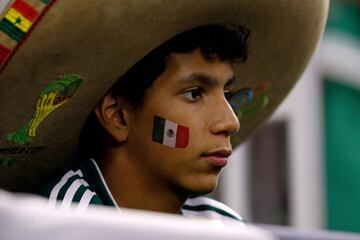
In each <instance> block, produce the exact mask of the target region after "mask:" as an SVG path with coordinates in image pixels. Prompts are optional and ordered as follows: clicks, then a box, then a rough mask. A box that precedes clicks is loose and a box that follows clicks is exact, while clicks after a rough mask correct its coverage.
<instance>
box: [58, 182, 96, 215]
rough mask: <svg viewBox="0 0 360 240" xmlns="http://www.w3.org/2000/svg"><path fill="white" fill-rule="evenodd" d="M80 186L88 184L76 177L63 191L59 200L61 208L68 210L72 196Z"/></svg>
mask: <svg viewBox="0 0 360 240" xmlns="http://www.w3.org/2000/svg"><path fill="white" fill-rule="evenodd" d="M81 186H85V187H87V186H89V184H88V183H87V182H86V181H85V180H83V179H76V180H75V181H74V182H73V183H72V184H71V185H70V187H69V188H68V190H67V191H66V193H65V196H64V199H63V201H62V202H61V207H60V209H61V210H69V209H70V206H71V203H72V201H73V198H74V196H75V193H76V191H77V190H78V189H79V188H80V187H81Z"/></svg>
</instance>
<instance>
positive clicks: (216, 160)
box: [201, 149, 231, 167]
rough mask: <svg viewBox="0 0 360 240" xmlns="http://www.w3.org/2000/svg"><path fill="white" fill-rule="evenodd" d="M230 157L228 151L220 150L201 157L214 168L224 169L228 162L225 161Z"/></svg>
mask: <svg viewBox="0 0 360 240" xmlns="http://www.w3.org/2000/svg"><path fill="white" fill-rule="evenodd" d="M230 155H231V150H230V149H220V150H215V151H210V152H207V153H204V154H202V155H201V156H202V157H203V158H204V159H205V160H206V161H208V162H209V163H210V164H211V165H214V166H216V167H225V165H226V164H227V161H228V160H227V159H228V157H229V156H230Z"/></svg>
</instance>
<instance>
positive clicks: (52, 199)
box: [47, 169, 83, 209]
mask: <svg viewBox="0 0 360 240" xmlns="http://www.w3.org/2000/svg"><path fill="white" fill-rule="evenodd" d="M74 175H79V176H80V177H82V176H83V174H82V172H81V170H80V169H79V170H77V171H76V172H74V171H72V170H70V171H68V172H67V173H66V174H65V175H64V176H63V177H62V178H61V180H60V181H59V182H58V183H57V184H56V185H55V187H54V188H53V189H52V190H51V193H50V197H49V202H48V206H47V207H48V208H50V209H53V208H55V206H56V199H57V197H58V195H59V192H60V189H61V188H62V187H63V186H64V185H65V183H66V182H67V180H69V178H71V177H72V176H74Z"/></svg>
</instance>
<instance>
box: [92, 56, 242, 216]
mask: <svg viewBox="0 0 360 240" xmlns="http://www.w3.org/2000/svg"><path fill="white" fill-rule="evenodd" d="M233 84H234V72H233V69H232V64H231V63H229V62H222V61H219V60H218V59H213V60H211V61H209V60H206V59H204V57H203V56H202V55H201V53H200V51H199V50H195V51H193V52H191V53H187V54H172V55H171V56H170V58H169V61H168V62H167V66H166V69H165V72H164V73H163V74H162V75H160V76H159V77H158V78H157V79H156V80H155V82H154V83H153V85H152V86H151V87H150V88H149V89H148V90H147V91H146V93H145V98H144V102H143V104H142V106H141V107H139V108H136V109H134V108H133V107H132V106H131V104H129V103H127V102H126V101H125V100H124V99H122V98H117V99H113V98H112V97H111V95H110V94H109V95H106V96H105V97H104V98H103V99H102V101H101V102H100V103H99V105H98V106H97V107H96V108H95V113H96V114H97V116H98V119H99V121H100V123H101V124H102V125H103V127H104V128H105V129H106V131H107V132H108V133H109V136H110V137H109V139H111V141H109V142H108V144H107V147H106V149H105V153H106V154H105V155H104V156H103V159H101V160H100V161H99V163H100V169H101V171H102V173H103V175H104V178H105V180H106V182H107V184H108V187H109V189H110V191H111V192H112V194H113V196H114V198H115V200H116V202H117V203H118V205H119V206H120V207H126V208H135V209H143V210H152V211H159V212H167V213H177V212H179V210H180V209H181V206H182V205H183V203H184V202H185V201H186V199H187V198H188V197H189V195H191V194H205V193H209V192H211V191H213V190H214V189H215V188H216V185H217V181H218V176H219V174H220V171H221V169H222V167H223V166H216V164H215V165H214V164H213V163H212V162H211V161H209V158H211V157H208V156H207V155H208V154H210V155H211V154H212V153H214V152H217V151H220V150H221V151H225V152H228V153H230V152H231V144H230V136H231V135H232V134H234V133H235V132H237V131H238V130H239V128H240V124H239V121H238V119H237V118H236V116H235V114H234V112H233V110H232V109H231V107H230V105H229V103H228V101H227V100H226V97H225V95H226V93H227V92H229V91H231V87H232V85H233ZM154 115H157V116H161V117H163V118H165V119H168V120H170V121H173V122H176V123H178V124H181V125H183V126H187V127H189V129H190V137H189V144H188V146H187V147H186V148H182V149H177V148H171V147H168V146H165V145H162V144H159V143H155V142H153V141H152V137H151V136H152V135H151V134H152V130H153V118H154ZM211 156H212V157H213V155H211Z"/></svg>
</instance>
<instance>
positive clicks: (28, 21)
mask: <svg viewBox="0 0 360 240" xmlns="http://www.w3.org/2000/svg"><path fill="white" fill-rule="evenodd" d="M55 1H56V0H32V1H31V2H30V1H26V0H16V1H14V2H13V3H12V4H11V5H10V7H9V8H7V10H5V11H6V13H5V14H4V15H3V16H4V17H3V18H2V19H1V20H0V73H1V72H2V71H3V69H4V67H5V66H6V64H7V63H8V62H9V60H10V58H11V57H12V56H13V55H14V54H15V52H16V51H17V49H19V48H20V46H21V45H22V44H23V43H24V41H25V40H26V38H27V37H28V36H29V34H30V33H31V31H32V30H33V29H34V27H35V25H36V24H37V23H38V22H39V20H40V19H41V18H42V17H43V16H44V14H45V13H46V12H47V10H48V9H49V8H50V6H51V5H52V4H53V3H54V2H55Z"/></svg>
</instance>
